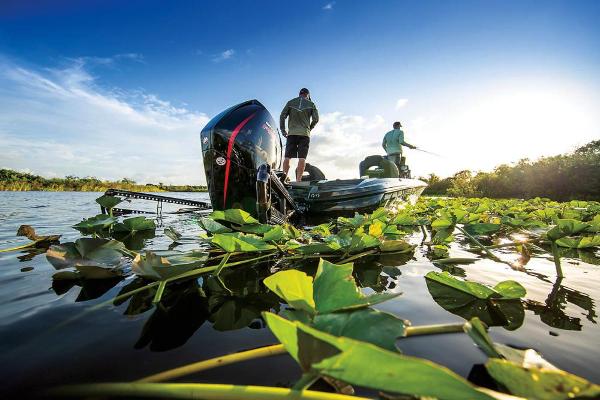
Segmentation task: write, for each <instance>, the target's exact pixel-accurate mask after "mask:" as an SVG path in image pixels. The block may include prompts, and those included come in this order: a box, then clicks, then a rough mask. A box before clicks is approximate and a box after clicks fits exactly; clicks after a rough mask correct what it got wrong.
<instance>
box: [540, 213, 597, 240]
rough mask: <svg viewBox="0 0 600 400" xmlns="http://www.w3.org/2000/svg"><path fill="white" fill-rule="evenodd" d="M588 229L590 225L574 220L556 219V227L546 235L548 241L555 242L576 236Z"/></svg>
mask: <svg viewBox="0 0 600 400" xmlns="http://www.w3.org/2000/svg"><path fill="white" fill-rule="evenodd" d="M589 227H590V224H587V223H585V222H581V221H578V220H576V219H570V218H566V219H557V220H556V225H555V226H554V227H553V228H551V229H550V230H549V231H548V232H547V233H546V236H548V239H550V240H556V239H560V238H562V237H564V236H572V235H576V234H577V233H579V232H582V231H584V230H586V229H587V228H589Z"/></svg>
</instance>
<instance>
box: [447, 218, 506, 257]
mask: <svg viewBox="0 0 600 400" xmlns="http://www.w3.org/2000/svg"><path fill="white" fill-rule="evenodd" d="M456 229H458V230H459V231H461V232H462V234H463V235H465V236H466V237H467V238H469V240H471V241H472V242H473V243H474V244H475V245H476V246H477V247H479V248H480V249H481V250H483V251H484V252H485V254H487V255H488V256H490V258H491V259H492V260H494V261H498V262H503V261H502V260H501V259H499V258H498V257H497V256H496V255H495V254H494V253H492V252H491V251H489V250H488V249H487V248H486V247H485V246H484V245H482V244H481V242H479V240H477V239H475V237H473V236H471V234H469V233H468V232H467V231H466V230H464V229H463V228H461V227H460V226H458V225H456Z"/></svg>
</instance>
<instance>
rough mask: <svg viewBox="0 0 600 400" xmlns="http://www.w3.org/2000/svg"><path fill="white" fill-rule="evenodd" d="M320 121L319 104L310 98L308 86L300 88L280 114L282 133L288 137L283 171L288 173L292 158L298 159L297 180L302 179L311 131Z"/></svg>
mask: <svg viewBox="0 0 600 400" xmlns="http://www.w3.org/2000/svg"><path fill="white" fill-rule="evenodd" d="M286 118H288V129H287V130H286V129H285V119H286ZM317 122H319V112H318V111H317V106H315V103H313V102H312V101H311V100H310V92H309V91H308V89H306V88H302V89H300V93H299V95H298V97H296V98H294V99H292V100H290V101H288V102H287V104H286V105H285V107H283V110H282V111H281V115H280V116H279V126H280V128H281V133H282V134H283V136H284V137H286V138H287V143H286V145H285V158H284V160H283V172H284V173H285V174H286V175H287V173H288V171H289V169H290V159H291V158H297V159H298V167H297V168H296V181H298V182H300V181H301V180H302V174H303V173H304V167H305V165H306V156H307V155H308V147H309V145H310V131H312V129H313V128H314V127H315V125H317Z"/></svg>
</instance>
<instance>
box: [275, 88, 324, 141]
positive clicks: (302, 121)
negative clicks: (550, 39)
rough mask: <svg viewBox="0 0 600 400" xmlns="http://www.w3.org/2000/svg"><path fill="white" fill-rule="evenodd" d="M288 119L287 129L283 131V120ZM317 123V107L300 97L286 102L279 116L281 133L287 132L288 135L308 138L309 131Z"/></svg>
mask: <svg viewBox="0 0 600 400" xmlns="http://www.w3.org/2000/svg"><path fill="white" fill-rule="evenodd" d="M288 117H289V119H288V129H285V119H286V118H288ZM317 122H319V112H318V111H317V106H315V103H313V102H312V101H310V100H309V99H307V98H306V97H302V96H299V97H296V98H295V99H292V100H290V101H288V102H287V104H286V105H285V107H283V110H282V111H281V115H280V116H279V126H280V128H281V132H282V133H285V132H287V134H288V135H298V136H310V131H311V130H312V129H313V128H314V127H315V125H317Z"/></svg>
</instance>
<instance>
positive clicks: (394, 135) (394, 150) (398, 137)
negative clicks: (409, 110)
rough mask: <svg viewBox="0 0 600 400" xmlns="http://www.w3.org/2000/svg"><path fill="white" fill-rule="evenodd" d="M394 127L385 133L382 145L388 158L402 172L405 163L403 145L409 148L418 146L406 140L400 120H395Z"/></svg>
mask: <svg viewBox="0 0 600 400" xmlns="http://www.w3.org/2000/svg"><path fill="white" fill-rule="evenodd" d="M393 128H394V129H392V130H391V131H389V132H388V133H386V134H385V136H384V137H383V143H381V145H382V146H383V149H384V150H385V152H386V153H387V159H388V160H390V161H392V162H393V163H394V164H396V166H398V170H399V171H400V173H402V166H403V165H404V162H403V160H402V146H406V147H408V148H409V149H416V148H417V146H413V145H412V144H410V143H407V142H405V141H404V131H403V130H402V129H401V128H402V124H400V122H398V121H396V122H394V125H393Z"/></svg>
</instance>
